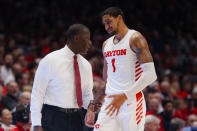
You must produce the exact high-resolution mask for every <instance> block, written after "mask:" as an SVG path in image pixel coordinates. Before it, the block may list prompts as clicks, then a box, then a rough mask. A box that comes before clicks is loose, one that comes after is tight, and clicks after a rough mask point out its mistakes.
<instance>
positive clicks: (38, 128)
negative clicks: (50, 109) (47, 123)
mask: <svg viewBox="0 0 197 131" xmlns="http://www.w3.org/2000/svg"><path fill="white" fill-rule="evenodd" d="M33 131H44V130H43V128H42V127H41V126H34V127H33Z"/></svg>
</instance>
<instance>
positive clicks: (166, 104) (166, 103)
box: [160, 99, 174, 131]
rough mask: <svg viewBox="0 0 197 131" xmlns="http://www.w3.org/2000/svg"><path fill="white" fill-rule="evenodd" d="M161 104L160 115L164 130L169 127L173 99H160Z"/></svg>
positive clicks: (166, 130)
mask: <svg viewBox="0 0 197 131" xmlns="http://www.w3.org/2000/svg"><path fill="white" fill-rule="evenodd" d="M162 105H163V108H164V111H163V112H161V113H160V115H161V117H162V119H163V126H164V130H165V131H168V130H169V127H170V121H171V119H172V118H173V111H174V106H173V101H172V100H170V99H164V100H163V101H162Z"/></svg>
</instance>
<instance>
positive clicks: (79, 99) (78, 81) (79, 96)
mask: <svg viewBox="0 0 197 131" xmlns="http://www.w3.org/2000/svg"><path fill="white" fill-rule="evenodd" d="M74 72H75V86H76V95H77V104H78V106H79V108H81V107H82V104H83V101H82V91H81V77H80V72H79V64H78V62H77V56H76V55H75V56H74Z"/></svg>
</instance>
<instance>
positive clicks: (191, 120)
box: [182, 114, 197, 131]
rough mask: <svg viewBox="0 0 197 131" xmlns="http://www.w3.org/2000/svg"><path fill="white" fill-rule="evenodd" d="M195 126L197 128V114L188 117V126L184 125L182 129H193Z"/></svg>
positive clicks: (189, 130) (184, 130)
mask: <svg viewBox="0 0 197 131" xmlns="http://www.w3.org/2000/svg"><path fill="white" fill-rule="evenodd" d="M193 127H196V129H197V116H196V114H191V115H189V116H188V119H187V127H184V128H183V130H182V131H191V130H192V128H193Z"/></svg>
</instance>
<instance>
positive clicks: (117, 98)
mask: <svg viewBox="0 0 197 131" xmlns="http://www.w3.org/2000/svg"><path fill="white" fill-rule="evenodd" d="M107 98H113V100H112V102H111V103H110V104H109V105H108V106H107V107H106V108H105V110H108V112H107V115H110V116H112V115H113V114H114V112H115V111H116V116H117V115H118V113H119V110H120V107H121V106H122V104H123V103H124V102H125V101H126V100H127V96H126V95H125V94H124V93H122V94H116V95H110V96H108V97H107Z"/></svg>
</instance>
